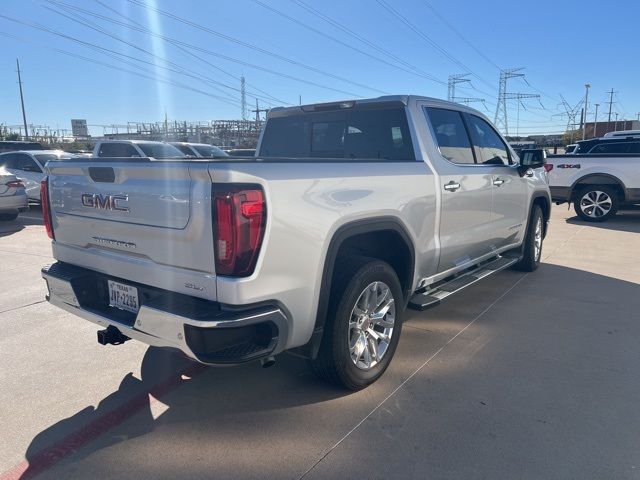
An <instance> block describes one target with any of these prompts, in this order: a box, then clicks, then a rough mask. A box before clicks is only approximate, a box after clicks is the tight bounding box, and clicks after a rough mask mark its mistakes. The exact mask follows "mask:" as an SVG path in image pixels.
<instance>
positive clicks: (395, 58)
mask: <svg viewBox="0 0 640 480" xmlns="http://www.w3.org/2000/svg"><path fill="white" fill-rule="evenodd" d="M290 1H291V2H293V3H294V4H296V5H298V6H299V7H301V8H303V9H305V10H306V11H307V12H308V13H310V14H311V15H313V16H315V17H317V18H319V19H320V20H323V21H324V22H326V23H328V24H329V25H332V26H333V27H335V28H337V29H338V30H340V31H342V32H343V33H345V34H347V35H348V36H350V37H351V38H354V39H356V40H358V41H359V42H362V43H364V44H365V45H367V46H368V47H370V48H372V49H373V50H375V51H377V52H378V53H380V54H382V55H384V56H386V57H388V58H390V59H392V60H393V61H395V62H397V63H399V64H401V65H403V66H405V67H407V68H409V69H411V70H413V71H414V72H417V73H418V74H421V76H423V77H425V78H427V79H429V80H432V81H434V82H437V83H440V84H444V82H443V81H442V80H440V79H438V78H436V77H434V76H433V75H429V74H428V73H426V72H425V71H424V70H422V69H421V68H419V67H417V66H415V65H414V64H412V63H409V62H407V61H406V60H403V59H402V58H400V57H398V56H397V55H395V54H394V53H393V52H390V51H389V50H387V49H385V48H383V47H381V46H380V45H378V44H376V43H374V42H372V41H370V40H369V39H367V38H366V37H364V36H363V35H360V34H358V33H356V32H354V31H353V30H351V29H350V28H349V27H347V26H345V25H343V24H341V23H339V22H338V21H337V20H334V19H333V18H331V17H329V16H327V15H325V14H324V13H322V12H320V11H319V10H317V9H315V8H313V7H312V6H311V5H309V4H307V3H305V2H303V1H302V0H290Z"/></svg>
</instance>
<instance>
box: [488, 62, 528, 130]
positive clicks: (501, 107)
mask: <svg viewBox="0 0 640 480" xmlns="http://www.w3.org/2000/svg"><path fill="white" fill-rule="evenodd" d="M521 70H524V67H520V68H507V69H503V70H500V84H499V86H498V105H496V115H495V117H494V119H493V123H494V125H495V126H496V127H498V128H500V126H502V130H503V131H504V133H505V134H506V135H508V134H509V121H508V119H507V100H508V99H507V80H509V79H510V78H515V77H524V73H520V72H521Z"/></svg>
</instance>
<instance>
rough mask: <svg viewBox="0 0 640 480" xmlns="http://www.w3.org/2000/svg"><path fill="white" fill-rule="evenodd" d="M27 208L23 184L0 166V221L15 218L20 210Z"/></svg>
mask: <svg viewBox="0 0 640 480" xmlns="http://www.w3.org/2000/svg"><path fill="white" fill-rule="evenodd" d="M28 208H29V203H28V200H27V192H26V191H25V189H24V184H23V183H22V182H21V181H20V180H19V179H18V177H16V176H15V175H14V174H13V173H11V172H9V171H7V170H6V169H5V168H3V167H2V166H0V221H8V220H15V219H16V218H18V214H19V213H20V212H22V211H24V210H27V209H28Z"/></svg>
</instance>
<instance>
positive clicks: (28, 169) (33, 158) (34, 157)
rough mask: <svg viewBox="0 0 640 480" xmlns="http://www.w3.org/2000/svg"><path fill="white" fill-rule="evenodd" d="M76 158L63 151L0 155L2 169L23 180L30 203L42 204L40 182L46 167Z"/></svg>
mask: <svg viewBox="0 0 640 480" xmlns="http://www.w3.org/2000/svg"><path fill="white" fill-rule="evenodd" d="M72 157H75V155H73V154H72V153H67V152H63V151H62V150H22V151H18V152H6V153H2V154H0V167H5V169H6V170H8V171H9V172H11V173H13V174H14V175H15V176H16V177H18V178H19V179H20V180H22V183H24V186H25V188H26V190H27V197H28V198H29V200H30V201H34V202H38V203H39V202H40V182H42V180H43V179H44V177H45V174H44V166H45V165H46V163H47V162H48V161H50V160H60V159H61V158H72Z"/></svg>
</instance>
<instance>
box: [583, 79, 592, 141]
mask: <svg viewBox="0 0 640 480" xmlns="http://www.w3.org/2000/svg"><path fill="white" fill-rule="evenodd" d="M584 88H585V89H586V93H585V94H584V122H583V124H582V139H583V140H584V139H585V138H586V137H587V112H588V111H589V89H590V88H591V84H590V83H585V84H584Z"/></svg>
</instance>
